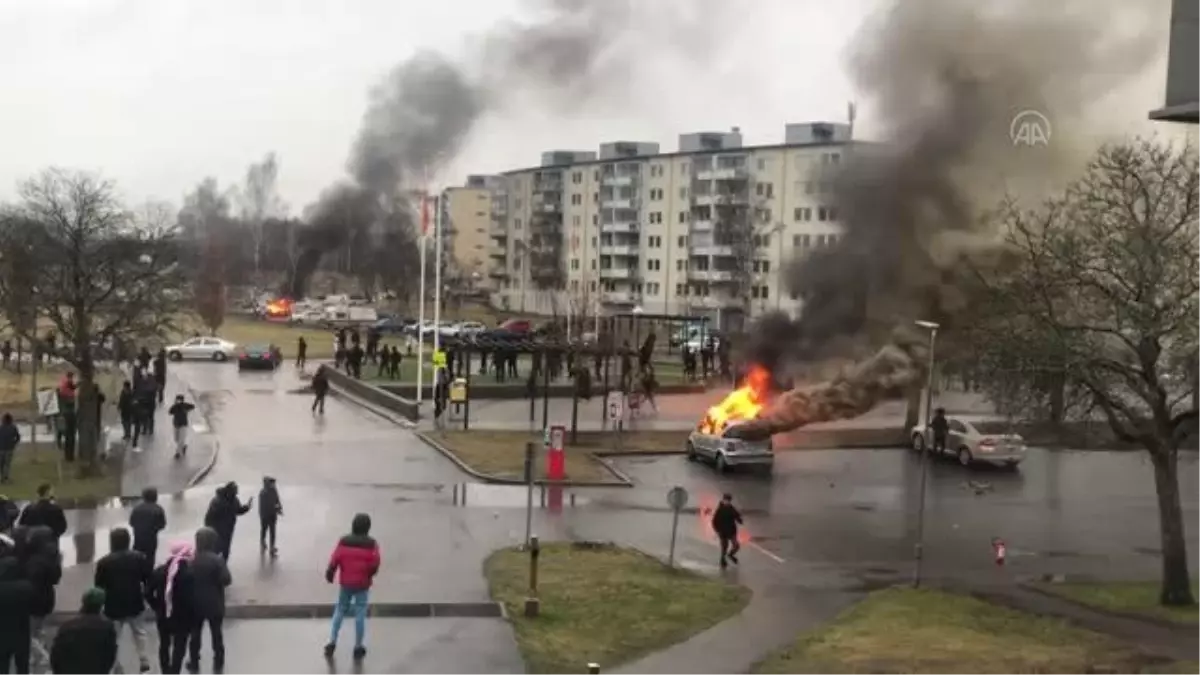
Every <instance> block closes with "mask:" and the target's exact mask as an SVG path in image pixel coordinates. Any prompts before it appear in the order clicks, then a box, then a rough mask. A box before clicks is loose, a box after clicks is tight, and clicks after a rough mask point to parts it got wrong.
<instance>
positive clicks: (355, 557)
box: [325, 513, 380, 660]
mask: <svg viewBox="0 0 1200 675" xmlns="http://www.w3.org/2000/svg"><path fill="white" fill-rule="evenodd" d="M379 564H380V556H379V544H377V543H376V542H375V539H374V538H372V537H371V517H370V516H368V515H367V514H365V513H358V514H355V516H354V520H352V521H351V523H350V534H348V535H346V536H344V537H342V538H341V539H340V540H339V541H338V543H337V546H336V547H334V549H333V553H332V554H331V555H330V556H329V567H328V568H326V570H325V581H327V582H329V583H331V584H332V583H333V582H334V578H335V576H336V578H337V582H338V596H337V605H336V606H335V607H334V608H333V622H332V624H331V625H330V632H329V644H327V645H325V658H327V659H332V658H333V652H334V651H335V650H336V649H337V641H338V633H340V632H341V630H342V621H343V620H344V619H345V618H346V615H347V614H352V615H353V616H354V652H353V653H354V658H355V660H360V659H362V658H363V657H364V656H366V655H367V648H366V645H365V644H364V640H365V638H366V633H367V601H368V599H369V596H370V590H371V582H372V581H373V580H374V579H375V575H376V574H378V573H379Z"/></svg>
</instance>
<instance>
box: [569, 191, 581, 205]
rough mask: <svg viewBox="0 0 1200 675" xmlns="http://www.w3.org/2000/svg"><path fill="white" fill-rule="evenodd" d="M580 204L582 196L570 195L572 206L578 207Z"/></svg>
mask: <svg viewBox="0 0 1200 675" xmlns="http://www.w3.org/2000/svg"><path fill="white" fill-rule="evenodd" d="M582 203H583V195H581V194H578V193H576V194H573V195H571V204H572V205H574V206H579V205H580V204H582Z"/></svg>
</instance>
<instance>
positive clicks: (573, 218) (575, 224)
mask: <svg viewBox="0 0 1200 675" xmlns="http://www.w3.org/2000/svg"><path fill="white" fill-rule="evenodd" d="M582 222H583V219H582V218H580V217H579V216H571V226H572V227H579V225H580V224H581V223H582Z"/></svg>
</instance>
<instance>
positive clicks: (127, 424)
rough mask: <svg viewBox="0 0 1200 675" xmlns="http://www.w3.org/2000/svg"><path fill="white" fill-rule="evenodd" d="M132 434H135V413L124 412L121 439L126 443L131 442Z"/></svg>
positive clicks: (122, 414)
mask: <svg viewBox="0 0 1200 675" xmlns="http://www.w3.org/2000/svg"><path fill="white" fill-rule="evenodd" d="M132 432H133V413H132V412H122V413H121V438H122V439H123V440H126V441H127V440H129V439H130V438H131V436H130V434H131V433H132Z"/></svg>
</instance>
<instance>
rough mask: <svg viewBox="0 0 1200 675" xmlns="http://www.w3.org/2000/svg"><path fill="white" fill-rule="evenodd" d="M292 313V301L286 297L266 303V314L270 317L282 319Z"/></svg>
mask: <svg viewBox="0 0 1200 675" xmlns="http://www.w3.org/2000/svg"><path fill="white" fill-rule="evenodd" d="M291 315H292V301H291V300H288V299H287V298H277V299H275V300H271V301H270V302H268V303H267V316H268V317H270V318H272V319H283V318H287V317H289V316H291Z"/></svg>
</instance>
